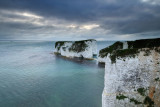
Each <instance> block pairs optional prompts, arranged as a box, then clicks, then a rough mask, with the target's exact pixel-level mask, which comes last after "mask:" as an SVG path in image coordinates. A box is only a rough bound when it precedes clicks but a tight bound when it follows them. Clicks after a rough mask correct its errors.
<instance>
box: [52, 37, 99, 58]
mask: <svg viewBox="0 0 160 107" xmlns="http://www.w3.org/2000/svg"><path fill="white" fill-rule="evenodd" d="M55 53H58V54H60V55H62V56H65V57H71V58H73V57H79V58H80V59H83V58H89V59H90V58H93V56H94V55H97V42H96V40H94V39H89V40H82V41H58V42H56V43H55Z"/></svg>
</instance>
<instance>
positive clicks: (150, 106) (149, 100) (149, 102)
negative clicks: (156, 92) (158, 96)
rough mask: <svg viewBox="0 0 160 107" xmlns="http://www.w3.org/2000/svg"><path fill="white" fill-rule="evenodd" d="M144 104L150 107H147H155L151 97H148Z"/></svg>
mask: <svg viewBox="0 0 160 107" xmlns="http://www.w3.org/2000/svg"><path fill="white" fill-rule="evenodd" d="M144 104H146V105H148V106H147V107H154V101H152V99H151V98H149V96H146V98H145V99H144Z"/></svg>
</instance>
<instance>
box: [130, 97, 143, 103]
mask: <svg viewBox="0 0 160 107" xmlns="http://www.w3.org/2000/svg"><path fill="white" fill-rule="evenodd" d="M130 102H134V103H135V104H142V102H139V101H137V100H135V99H134V98H131V99H130Z"/></svg>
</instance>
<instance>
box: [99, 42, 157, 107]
mask: <svg viewBox="0 0 160 107" xmlns="http://www.w3.org/2000/svg"><path fill="white" fill-rule="evenodd" d="M99 55H100V56H99V61H100V62H101V61H104V62H105V76H104V77H105V81H104V90H103V94H102V107H160V39H147V40H137V41H128V42H117V43H115V44H113V45H112V46H110V47H108V48H105V49H102V50H101V51H100V53H99Z"/></svg>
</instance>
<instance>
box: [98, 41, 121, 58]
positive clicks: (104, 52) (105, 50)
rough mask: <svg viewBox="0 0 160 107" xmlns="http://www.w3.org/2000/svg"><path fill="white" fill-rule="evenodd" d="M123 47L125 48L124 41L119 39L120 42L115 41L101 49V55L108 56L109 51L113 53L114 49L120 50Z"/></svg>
mask: <svg viewBox="0 0 160 107" xmlns="http://www.w3.org/2000/svg"><path fill="white" fill-rule="evenodd" d="M122 48H123V43H122V42H119V41H118V42H116V43H114V44H113V45H111V46H109V47H107V48H104V49H102V50H100V51H99V56H100V57H102V58H103V57H105V56H107V55H108V53H112V52H113V51H116V50H119V49H122Z"/></svg>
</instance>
